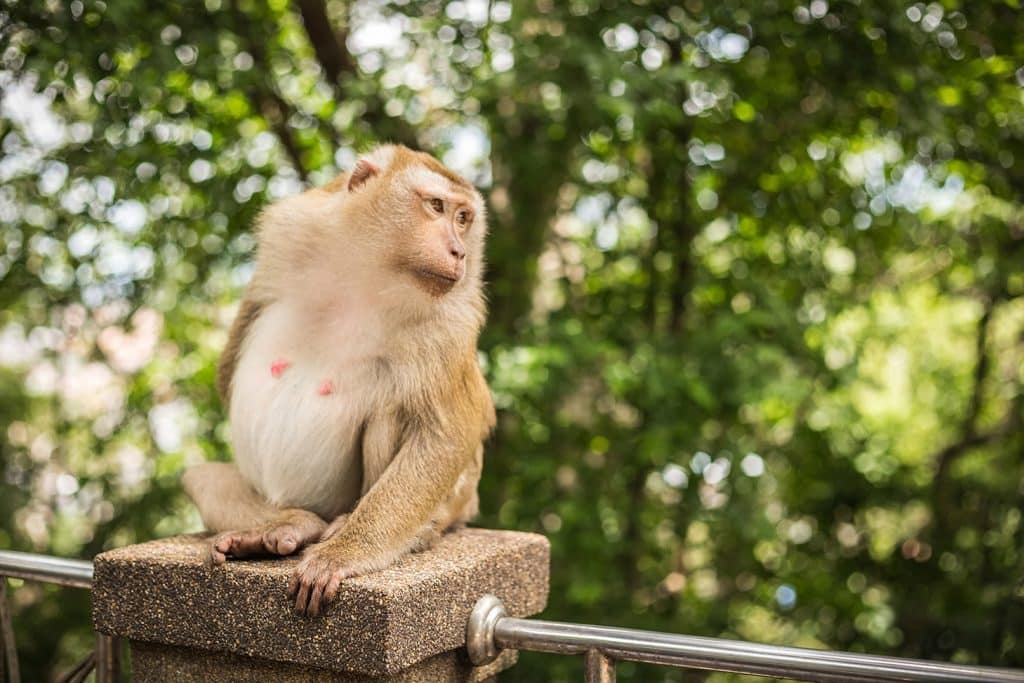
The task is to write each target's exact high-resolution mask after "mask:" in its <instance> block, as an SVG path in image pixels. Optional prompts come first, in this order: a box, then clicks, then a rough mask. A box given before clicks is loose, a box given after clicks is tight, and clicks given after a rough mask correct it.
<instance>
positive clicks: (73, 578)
mask: <svg viewBox="0 0 1024 683" xmlns="http://www.w3.org/2000/svg"><path fill="white" fill-rule="evenodd" d="M0 576H10V577H13V578H15V579H26V580H28V581H44V582H46V583H56V584H59V585H61V586H72V587H74V588H92V562H86V561H84V560H66V559H64V558H63V557H53V556H51V555H37V554H35V553H21V552H15V551H13V550H0Z"/></svg>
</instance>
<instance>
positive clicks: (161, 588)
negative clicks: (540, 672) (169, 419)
mask: <svg viewBox="0 0 1024 683" xmlns="http://www.w3.org/2000/svg"><path fill="white" fill-rule="evenodd" d="M205 553H206V542H205V541H204V539H203V538H202V537H201V536H180V537H176V538H168V539H163V540H159V541H153V542H150V543H143V544H141V545H135V546H129V547H127V548H119V549H117V550H112V551H110V552H107V553H104V554H102V555H100V556H99V557H97V558H96V561H95V579H94V583H93V623H94V626H95V628H96V630H97V631H98V632H100V633H104V634H107V635H111V636H117V637H120V638H125V639H128V640H129V641H130V643H131V653H132V658H131V662H132V663H131V670H132V680H134V681H139V682H143V683H146V682H149V681H154V682H156V681H160V682H163V681H171V680H173V681H218V682H219V681H260V680H274V681H332V682H333V681H345V682H348V681H352V682H355V681H360V682H363V681H403V682H408V683H412V682H419V681H422V682H423V683H427V682H429V683H437V682H444V681H460V682H461V681H480V680H484V679H487V678H489V677H490V676H493V675H494V674H495V673H497V672H499V671H501V670H503V669H505V668H507V667H509V666H512V664H514V663H515V660H516V653H515V652H506V653H503V655H502V656H501V657H499V659H498V660H496V661H495V662H493V663H491V664H489V665H487V666H485V667H473V666H472V665H471V664H470V662H469V659H468V657H467V656H466V652H465V642H466V621H467V619H468V617H469V614H470V611H471V610H472V609H473V605H474V604H475V603H476V601H477V599H478V598H480V596H482V595H484V594H485V593H493V594H494V595H497V596H498V597H499V598H501V600H502V601H503V602H504V603H505V606H506V608H507V610H508V613H509V615H511V616H518V617H525V616H530V615H533V614H536V613H538V612H540V611H541V610H542V609H544V606H545V603H546V602H547V594H548V563H549V548H548V542H547V539H545V538H544V537H543V536H538V535H536V534H526V533H519V532H512V531H491V530H486V529H464V530H462V531H459V532H456V533H453V534H448V535H446V536H445V537H444V538H442V539H441V541H440V542H439V543H438V544H437V545H436V546H435V547H434V548H432V549H430V550H428V551H426V552H423V553H417V554H414V555H409V556H407V557H405V558H404V559H402V560H400V561H399V562H398V563H397V564H396V565H394V566H392V567H390V568H388V569H385V570H383V571H380V572H376V573H374V574H370V575H367V576H362V577H357V578H354V579H349V580H348V581H346V582H345V583H344V584H343V586H342V588H341V590H340V591H339V593H338V596H337V597H336V598H335V600H334V602H333V603H332V604H331V606H330V607H329V609H328V612H327V614H326V615H324V616H321V617H319V618H304V617H300V616H297V615H296V614H294V613H293V612H292V602H291V600H290V599H289V597H288V594H287V587H288V583H289V580H290V578H291V571H292V568H293V567H294V566H295V564H296V562H297V560H296V559H294V558H286V559H275V560H258V561H245V562H228V563H227V564H226V565H224V566H220V567H209V566H207V565H206V564H205Z"/></svg>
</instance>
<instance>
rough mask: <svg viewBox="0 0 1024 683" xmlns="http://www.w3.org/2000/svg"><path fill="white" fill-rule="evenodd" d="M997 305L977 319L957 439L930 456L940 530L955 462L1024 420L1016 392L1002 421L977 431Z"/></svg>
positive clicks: (1022, 400) (991, 303)
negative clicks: (967, 393) (967, 394)
mask: <svg viewBox="0 0 1024 683" xmlns="http://www.w3.org/2000/svg"><path fill="white" fill-rule="evenodd" d="M997 304H998V299H997V298H994V297H993V298H990V299H988V300H987V301H986V302H985V310H984V312H983V313H982V315H981V318H979V319H978V335H977V341H976V342H975V353H976V358H977V362H976V364H975V366H974V374H973V378H974V379H973V382H974V384H973V388H972V390H971V398H970V402H969V403H968V405H967V412H966V413H965V414H964V419H963V422H962V423H961V428H960V438H959V439H957V440H956V441H955V442H953V443H951V444H949V445H948V446H946V447H944V448H942V449H941V450H939V451H938V452H937V453H936V454H935V455H934V456H933V462H937V463H938V465H937V466H936V469H935V479H934V481H933V483H932V491H933V498H934V501H935V507H934V510H935V515H936V518H937V521H938V522H939V527H940V528H945V526H946V522H947V521H948V519H947V518H948V515H947V514H946V511H947V510H948V509H949V508H950V504H951V503H952V496H951V491H950V472H951V471H952V469H953V465H954V464H955V463H956V461H957V460H958V459H959V458H960V457H961V456H963V455H964V454H965V453H967V452H968V451H970V450H972V449H974V448H978V447H980V446H985V445H988V444H990V443H993V442H995V441H998V440H999V439H1002V438H1005V437H1007V436H1011V435H1012V434H1015V433H1017V432H1018V431H1019V430H1020V429H1021V427H1022V426H1024V418H1022V414H1021V408H1022V407H1024V392H1022V391H1020V390H1019V388H1018V392H1017V394H1016V396H1014V398H1013V400H1012V401H1011V402H1010V405H1009V408H1008V410H1007V412H1006V416H1005V417H1004V418H1003V420H1002V421H1001V422H1000V423H999V424H998V425H996V426H995V427H993V428H991V429H989V430H986V431H979V429H978V416H979V415H980V413H981V404H982V400H983V390H984V384H985V379H986V378H987V376H988V372H989V366H990V364H991V363H990V360H989V355H988V353H987V351H986V346H987V345H988V336H989V327H990V325H991V322H992V315H993V312H994V311H995V307H996V305H997ZM1022 341H1024V334H1022Z"/></svg>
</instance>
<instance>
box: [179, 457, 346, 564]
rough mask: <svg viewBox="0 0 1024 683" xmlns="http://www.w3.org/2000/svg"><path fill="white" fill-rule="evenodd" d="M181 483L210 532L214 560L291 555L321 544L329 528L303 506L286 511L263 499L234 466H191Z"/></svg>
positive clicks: (222, 464) (223, 464) (221, 561)
mask: <svg viewBox="0 0 1024 683" xmlns="http://www.w3.org/2000/svg"><path fill="white" fill-rule="evenodd" d="M182 482H183V484H184V487H185V493H186V494H188V496H189V498H191V499H192V501H193V502H194V503H195V504H196V507H197V508H199V515H200V516H201V517H202V518H203V523H204V524H206V528H207V529H209V530H210V531H214V532H219V533H218V534H217V535H216V536H214V537H213V540H212V541H211V543H210V561H211V562H212V563H213V564H223V563H224V562H226V561H227V559H228V558H229V557H230V558H235V559H239V558H243V557H258V556H266V555H291V554H292V553H294V552H296V551H298V550H301V549H302V548H304V547H305V546H307V545H309V544H310V543H315V542H317V541H318V540H320V536H321V535H322V534H323V533H324V530H325V529H326V528H327V523H326V522H324V520H322V519H321V518H320V517H319V516H318V515H316V514H314V513H312V512H309V511H308V510H301V509H298V508H289V509H282V508H279V507H277V506H276V505H273V504H271V503H269V502H267V501H266V500H264V499H263V498H262V497H261V496H260V495H259V494H258V493H257V492H256V490H255V489H253V488H252V486H250V485H249V483H248V482H247V481H246V480H245V478H244V477H242V473H241V472H239V471H238V468H237V467H236V466H235V465H233V464H230V463H217V462H208V463H204V464H202V465H196V466H195V467H190V468H189V469H188V470H187V471H186V472H185V475H184V477H182Z"/></svg>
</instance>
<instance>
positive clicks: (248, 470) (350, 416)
mask: <svg viewBox="0 0 1024 683" xmlns="http://www.w3.org/2000/svg"><path fill="white" fill-rule="evenodd" d="M321 368H322V364H321V363H316V362H312V361H311V360H309V359H304V358H302V357H301V356H297V357H296V358H295V359H294V360H289V361H288V362H287V367H283V363H282V362H281V361H277V360H273V359H272V354H268V353H266V352H264V350H261V349H260V348H258V345H256V347H254V348H250V349H249V350H248V351H247V352H245V353H243V355H242V357H241V359H240V362H239V365H238V367H237V369H236V372H235V378H234V382H233V389H232V396H231V439H232V446H233V449H234V455H235V461H236V462H237V464H238V468H239V470H240V471H241V472H242V474H243V475H244V476H245V477H246V478H247V479H248V480H249V482H250V483H251V484H252V485H253V487H254V488H256V490H257V491H259V492H260V493H261V494H262V495H263V496H264V497H265V498H266V499H267V500H268V501H270V502H271V503H273V504H275V505H279V506H281V507H297V508H303V509H306V510H310V511H311V512H315V513H316V514H318V515H320V516H321V517H323V518H325V519H331V518H333V517H335V516H337V515H339V514H341V513H342V512H347V511H349V510H350V509H351V508H352V507H354V505H355V503H356V500H357V499H358V497H359V493H360V488H361V485H362V463H361V461H360V448H359V437H360V429H361V425H362V422H363V415H364V414H365V412H364V404H365V400H364V397H363V395H362V392H360V391H358V390H352V389H351V388H347V387H341V386H338V384H340V382H336V381H334V380H329V379H325V377H324V371H323V370H322V369H321Z"/></svg>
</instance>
